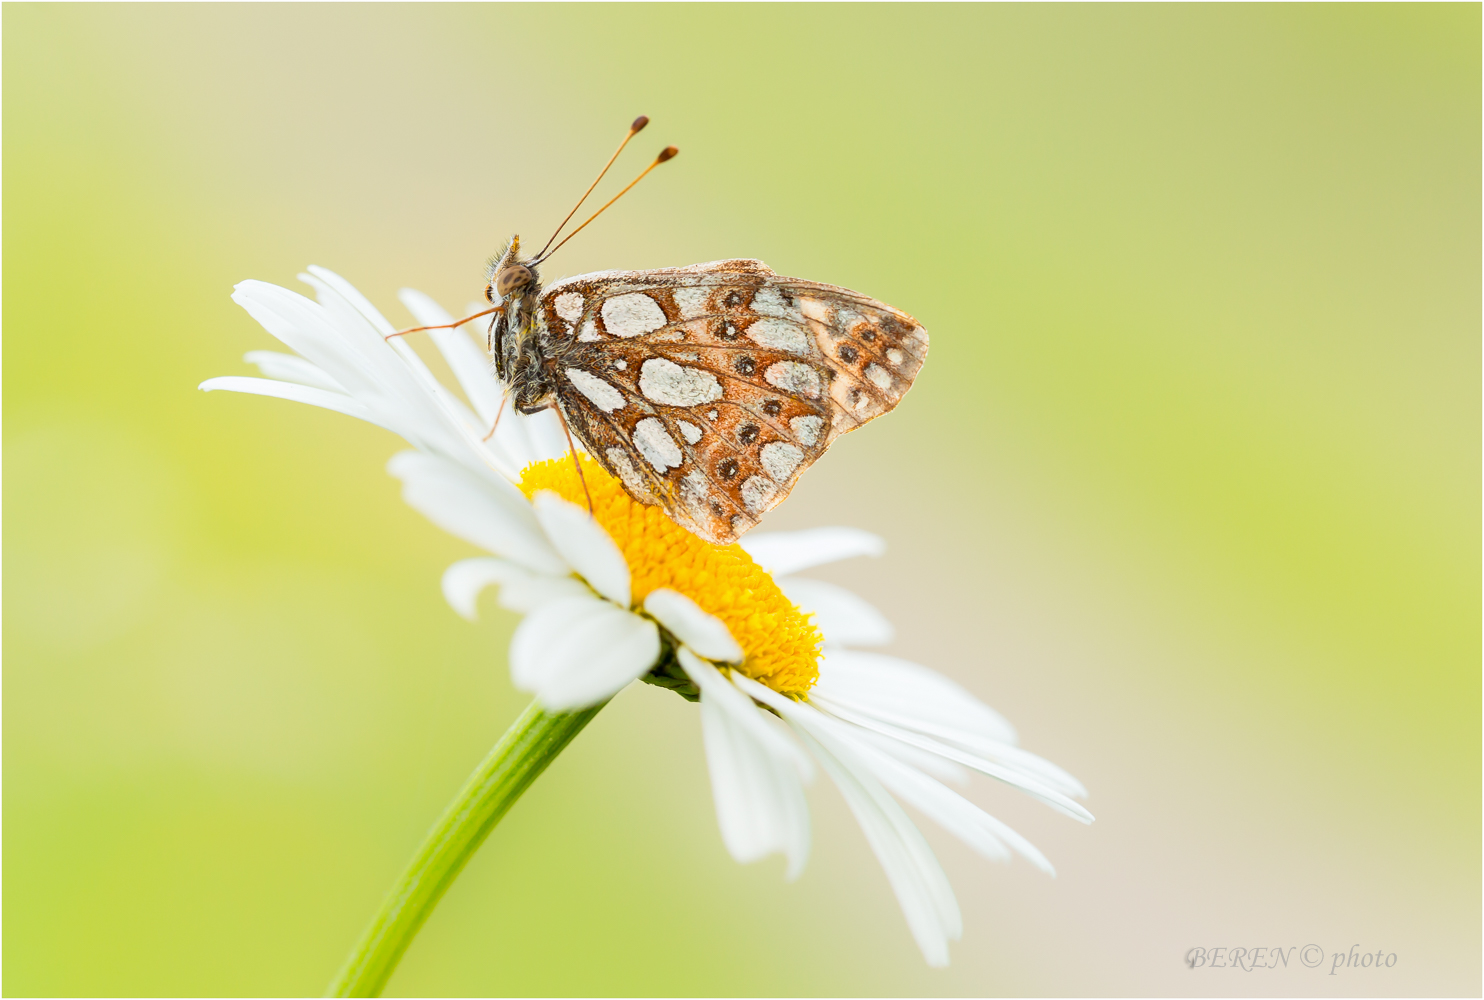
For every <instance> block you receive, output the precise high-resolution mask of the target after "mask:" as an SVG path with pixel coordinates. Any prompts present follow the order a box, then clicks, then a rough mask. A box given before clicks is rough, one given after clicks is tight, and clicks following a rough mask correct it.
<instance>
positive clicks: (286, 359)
mask: <svg viewBox="0 0 1484 1000" xmlns="http://www.w3.org/2000/svg"><path fill="white" fill-rule="evenodd" d="M242 360H243V361H246V362H247V363H248V364H250V365H257V366H258V371H260V372H262V373H263V375H264V376H265V377H267V378H276V379H280V380H281V381H284V382H297V383H299V384H300V385H312V386H314V387H315V388H316V389H328V390H329V391H330V392H339V393H344V392H345V386H343V385H341V384H340V383H339V382H336V381H335V380H334V379H332V378H331V377H330V376H329V375H327V374H325V373H324V372H323V371H321V370H320V368H319V366H318V365H315V364H313V363H311V362H309V361H306V360H304V359H303V358H301V357H299V356H298V355H297V354H285V353H283V352H282V351H248V352H247V353H246V354H244V355H243V356H242Z"/></svg>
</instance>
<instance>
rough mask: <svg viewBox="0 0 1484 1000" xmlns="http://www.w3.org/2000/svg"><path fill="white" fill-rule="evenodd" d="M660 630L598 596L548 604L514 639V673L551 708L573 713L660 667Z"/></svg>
mask: <svg viewBox="0 0 1484 1000" xmlns="http://www.w3.org/2000/svg"><path fill="white" fill-rule="evenodd" d="M659 654H660V635H659V629H657V628H655V624H654V622H652V621H650V620H649V619H647V618H640V617H639V616H638V615H636V614H633V613H631V612H628V611H625V610H623V609H622V608H617V607H614V606H613V605H612V604H610V603H608V602H607V601H604V600H601V599H599V598H596V597H572V598H566V599H564V600H559V601H552V602H551V603H550V604H543V605H542V606H541V607H539V608H537V609H536V610H534V611H532V612H531V613H530V614H529V615H527V616H526V618H525V620H524V621H522V622H521V623H520V626H519V627H518V628H517V629H516V630H515V636H514V637H513V638H512V639H511V641H510V675H511V678H512V679H513V680H514V681H515V686H516V687H518V688H520V689H521V690H522V691H530V692H531V693H532V694H534V695H535V696H536V698H537V700H538V701H540V702H541V704H542V705H544V706H545V707H546V708H547V709H548V710H549V711H553V712H569V711H574V710H576V709H579V708H584V707H586V706H588V705H596V704H598V703H599V702H602V701H606V700H607V699H609V698H611V697H613V696H614V695H615V694H617V693H618V692H619V691H621V690H622V689H623V688H624V687H626V686H627V685H628V684H629V683H630V682H631V681H633V680H635V679H636V678H638V677H640V676H642V675H643V674H644V673H645V672H646V671H648V670H649V669H650V668H651V667H653V666H654V663H655V660H656V659H657V658H658V657H659Z"/></svg>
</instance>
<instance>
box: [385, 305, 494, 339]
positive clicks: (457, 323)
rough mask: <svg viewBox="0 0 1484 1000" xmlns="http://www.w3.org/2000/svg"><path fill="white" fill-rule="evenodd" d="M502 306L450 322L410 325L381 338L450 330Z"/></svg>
mask: <svg viewBox="0 0 1484 1000" xmlns="http://www.w3.org/2000/svg"><path fill="white" fill-rule="evenodd" d="M504 308H505V307H504V306H503V305H499V306H495V307H494V308H492V309H486V310H484V311H483V312H477V313H475V314H474V315H473V316H465V317H464V318H463V319H456V320H454V321H453V322H452V323H435V324H434V325H433V326H412V327H408V328H407V329H405V330H398V331H397V332H396V333H389V334H387V335H386V336H385V337H383V338H382V339H383V340H391V339H392V338H393V337H405V336H407V335H408V334H409V333H420V332H422V331H423V330H452V329H454V328H455V327H460V326H463V325H464V324H465V323H467V322H469V321H470V320H471V319H478V318H479V317H481V316H488V315H489V314H490V313H497V312H500V311H502V310H503V309H504Z"/></svg>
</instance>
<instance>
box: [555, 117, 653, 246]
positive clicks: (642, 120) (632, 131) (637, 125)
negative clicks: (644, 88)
mask: <svg viewBox="0 0 1484 1000" xmlns="http://www.w3.org/2000/svg"><path fill="white" fill-rule="evenodd" d="M648 124H649V116H648V115H640V116H639V117H638V118H635V119H634V124H632V125H630V126H629V134H628V135H626V136H624V137H623V142H621V143H619V144H618V148H617V149H615V150H614V151H613V155H612V156H610V157H608V162H607V163H605V164H603V169H602V170H600V171H599V172H598V179H597V180H595V181H593V182H592V183H591V184H589V185H588V188H587V190H586V191H584V192H582V197H581V198H578V199H577V204H575V205H573V206H572V211H570V212H568V213H567V217H566V218H565V219H563V220H562V224H561V225H560V226H557V227H556V232H554V233H552V234H551V240H554V239H556V238H557V236H559V235H560V234H561V232H562V230H563V229H565V228H567V223H569V222H571V221H572V216H574V215H576V214H577V210H578V209H579V208H581V207H582V203H583V202H585V201H587V196H588V195H590V194H592V193H593V188H595V187H597V186H598V181H601V180H602V179H603V176H604V175H605V174H607V173H608V168H609V167H611V166H613V161H614V160H616V159H618V154H619V153H622V152H623V148H624V147H625V146H627V145H628V144H629V140H630V139H632V138H634V136H636V135H638V134H639V133H640V132H642V131H643V130H644V126H646V125H648ZM551 240H547V241H546V247H549V246H551ZM546 247H542V248H541V253H538V254H536V256H537V258H540V256H541V254H543V253H545V252H546Z"/></svg>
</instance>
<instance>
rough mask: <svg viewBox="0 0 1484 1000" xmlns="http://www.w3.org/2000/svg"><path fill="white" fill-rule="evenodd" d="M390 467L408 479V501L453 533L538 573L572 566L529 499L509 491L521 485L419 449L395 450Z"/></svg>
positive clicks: (554, 573)
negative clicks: (544, 529)
mask: <svg viewBox="0 0 1484 1000" xmlns="http://www.w3.org/2000/svg"><path fill="white" fill-rule="evenodd" d="M387 471H389V472H390V473H391V474H392V475H394V476H396V477H397V478H398V479H400V480H402V496H403V497H404V498H405V499H406V501H407V502H408V503H409V504H411V505H412V506H413V507H414V508H415V509H417V510H418V511H421V512H422V514H423V515H424V516H425V517H427V518H428V520H430V521H432V522H433V523H434V524H436V525H438V527H440V528H442V529H443V530H444V531H447V532H448V533H449V534H452V535H457V536H458V537H460V538H462V539H464V540H465V541H467V542H472V543H473V544H475V545H478V546H479V547H480V548H482V549H485V550H487V551H489V552H493V553H495V554H496V555H502V556H505V557H506V558H507V559H512V560H514V561H515V562H517V563H520V564H521V565H522V566H525V567H526V568H527V569H531V570H534V571H536V572H538V573H546V574H548V575H551V576H560V575H563V574H565V573H566V572H567V571H568V566H567V564H566V562H565V561H564V560H563V559H562V557H561V556H559V555H558V554H557V552H556V550H555V549H553V548H552V547H551V544H550V543H549V542H548V541H547V540H546V535H545V534H544V533H543V532H542V530H541V526H540V525H539V524H538V523H537V521H536V515H535V512H534V511H533V510H532V509H531V506H530V505H529V504H527V503H526V502H525V498H524V497H521V496H520V494H519V493H518V492H517V493H515V496H514V497H510V496H508V495H507V494H506V492H505V490H509V491H514V489H515V488H514V487H513V486H510V485H509V484H508V483H502V482H498V481H495V480H493V479H482V478H480V477H478V476H476V475H475V474H473V473H471V472H470V471H469V470H467V469H465V468H463V467H462V466H460V465H459V464H457V463H456V462H453V461H451V460H449V459H446V458H441V457H439V456H437V455H429V454H425V453H423V452H416V451H404V452H399V453H398V454H396V455H393V456H392V459H391V461H390V462H388V463H387ZM502 487H503V489H502Z"/></svg>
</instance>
